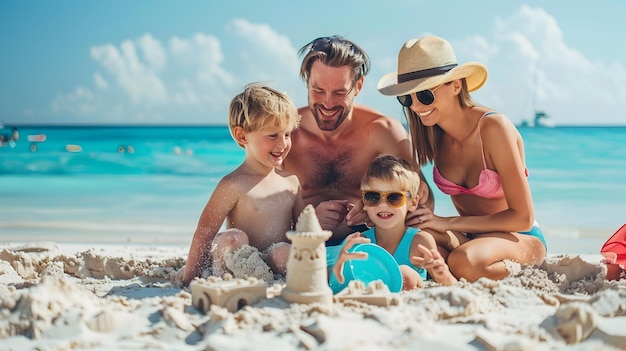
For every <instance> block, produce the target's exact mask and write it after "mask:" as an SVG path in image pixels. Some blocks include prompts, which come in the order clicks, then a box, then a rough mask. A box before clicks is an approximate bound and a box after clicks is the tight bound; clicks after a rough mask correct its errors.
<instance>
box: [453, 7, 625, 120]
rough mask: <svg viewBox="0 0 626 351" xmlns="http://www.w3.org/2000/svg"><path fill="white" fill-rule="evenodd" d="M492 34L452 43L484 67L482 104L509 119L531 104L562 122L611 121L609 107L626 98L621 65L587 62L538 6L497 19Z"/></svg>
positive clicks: (526, 112) (527, 112) (524, 114)
mask: <svg viewBox="0 0 626 351" xmlns="http://www.w3.org/2000/svg"><path fill="white" fill-rule="evenodd" d="M493 33H494V35H493V38H487V39H486V41H485V42H481V40H477V39H476V37H471V38H466V40H465V41H464V43H463V45H462V46H456V45H455V48H456V47H459V48H461V51H462V52H463V53H465V54H467V57H471V58H472V59H476V60H479V61H481V62H483V63H485V64H486V65H487V67H488V68H489V71H490V75H489V80H488V83H487V85H486V86H485V88H483V89H481V90H480V91H479V94H480V96H481V97H480V101H481V102H482V103H485V104H486V105H488V106H490V107H493V108H497V109H499V110H501V111H502V112H504V113H505V114H507V115H509V117H510V118H511V119H512V120H513V121H514V122H519V121H520V120H521V119H522V118H525V119H529V118H531V117H532V114H533V107H534V108H536V109H542V110H545V111H546V112H548V113H549V114H550V115H552V117H553V118H554V119H555V120H556V122H557V123H558V124H561V125H565V124H570V125H571V124H603V123H614V121H615V115H614V114H615V113H613V115H611V112H610V111H618V105H619V104H620V101H624V100H626V72H625V69H624V67H623V66H621V65H619V64H618V63H610V62H592V61H590V60H589V59H588V58H586V57H585V56H584V55H583V54H582V53H580V52H579V51H577V50H576V49H574V48H572V47H570V46H569V45H568V43H567V42H565V40H564V37H563V33H562V31H561V29H560V27H559V26H558V23H557V22H556V20H555V19H554V18H553V17H552V16H551V15H550V14H548V13H546V12H545V11H544V10H543V9H541V8H532V7H529V6H521V7H520V8H519V9H518V10H517V11H516V12H515V13H513V14H512V15H511V16H509V17H507V18H498V19H496V22H495V26H494V32H493ZM469 47H473V48H474V49H472V50H470V49H469ZM475 49H478V50H475ZM533 101H534V102H533ZM603 111H605V112H603Z"/></svg>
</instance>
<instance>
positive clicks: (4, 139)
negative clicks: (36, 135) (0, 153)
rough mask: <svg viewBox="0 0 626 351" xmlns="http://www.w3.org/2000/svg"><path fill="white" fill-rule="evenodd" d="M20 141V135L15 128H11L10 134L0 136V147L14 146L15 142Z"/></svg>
mask: <svg viewBox="0 0 626 351" xmlns="http://www.w3.org/2000/svg"><path fill="white" fill-rule="evenodd" d="M18 140H20V133H19V131H18V130H17V128H16V127H13V129H12V130H11V134H0V146H5V145H7V144H12V145H15V142H16V141H18Z"/></svg>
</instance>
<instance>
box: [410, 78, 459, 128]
mask: <svg viewBox="0 0 626 351" xmlns="http://www.w3.org/2000/svg"><path fill="white" fill-rule="evenodd" d="M452 83H453V82H447V83H444V84H442V85H439V86H437V87H435V88H433V89H431V90H430V91H429V92H430V95H431V96H430V97H431V98H432V100H430V99H426V100H425V101H427V102H429V101H431V102H430V103H429V104H424V103H422V102H421V101H422V100H423V99H419V98H418V96H417V94H420V93H422V92H418V93H412V94H411V95H410V96H411V102H412V103H411V110H412V111H413V112H414V113H415V114H416V115H417V116H418V117H419V118H420V120H421V122H422V124H424V125H425V126H432V125H434V124H436V123H437V122H438V120H437V119H436V118H437V117H436V116H437V114H436V112H437V111H439V110H443V109H445V107H446V106H447V105H448V104H450V99H453V98H454V96H455V95H454V94H453V93H454V89H449V88H450V86H452Z"/></svg>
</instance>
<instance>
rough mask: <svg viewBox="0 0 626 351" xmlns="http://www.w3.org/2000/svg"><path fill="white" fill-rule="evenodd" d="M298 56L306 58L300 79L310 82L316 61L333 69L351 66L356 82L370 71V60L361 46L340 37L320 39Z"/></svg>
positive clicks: (303, 48) (301, 50) (315, 40)
mask: <svg viewBox="0 0 626 351" xmlns="http://www.w3.org/2000/svg"><path fill="white" fill-rule="evenodd" d="M298 54H299V55H300V56H304V58H303V59H302V65H301V66H300V77H301V78H302V79H303V80H304V81H305V82H308V81H309V76H310V73H311V66H313V63H314V62H315V61H318V60H319V61H320V62H322V63H323V64H325V65H327V66H331V67H343V66H350V67H351V69H352V81H353V82H356V81H357V80H358V79H359V78H361V77H364V76H365V75H367V73H368V72H369V70H370V60H369V57H368V56H367V54H366V53H365V51H364V50H363V49H361V47H360V46H358V45H356V44H355V43H353V42H351V41H350V40H347V39H344V38H343V37H341V36H339V35H333V36H332V37H320V38H317V39H314V40H313V41H311V42H309V43H308V44H306V45H305V46H303V47H302V48H301V49H300V50H299V51H298Z"/></svg>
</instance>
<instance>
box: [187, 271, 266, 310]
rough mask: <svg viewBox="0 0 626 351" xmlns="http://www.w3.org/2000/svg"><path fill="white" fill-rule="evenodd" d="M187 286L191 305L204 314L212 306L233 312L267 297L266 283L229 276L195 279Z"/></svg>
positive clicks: (254, 279)
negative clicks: (189, 288)
mask: <svg viewBox="0 0 626 351" xmlns="http://www.w3.org/2000/svg"><path fill="white" fill-rule="evenodd" d="M189 286H190V287H191V303H192V305H193V306H194V307H195V308H197V309H199V310H200V311H202V312H204V313H207V312H208V311H209V309H210V306H211V305H212V304H215V305H218V306H222V307H225V308H226V309H227V310H228V311H230V312H235V311H237V310H238V309H240V308H242V307H244V306H247V305H252V304H255V303H257V302H258V301H259V300H260V299H264V298H266V297H267V283H265V282H264V281H263V280H258V279H256V278H247V279H240V278H233V277H232V275H230V274H226V275H224V278H218V277H209V278H208V279H202V278H196V279H194V280H193V281H192V282H191V284H189Z"/></svg>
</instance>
